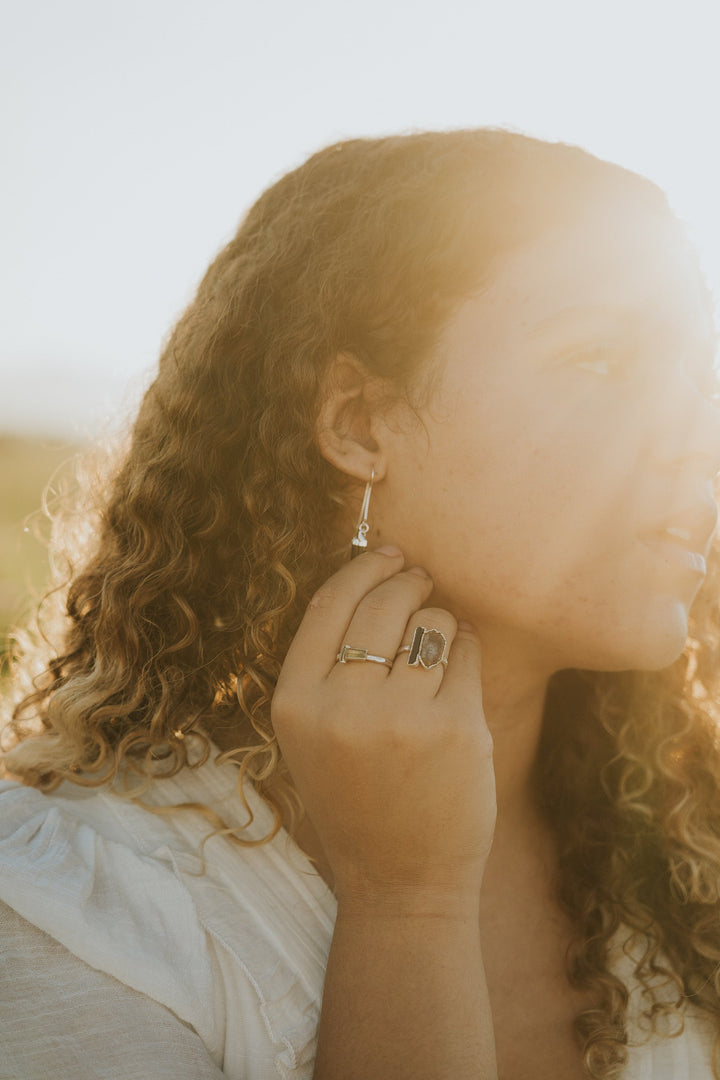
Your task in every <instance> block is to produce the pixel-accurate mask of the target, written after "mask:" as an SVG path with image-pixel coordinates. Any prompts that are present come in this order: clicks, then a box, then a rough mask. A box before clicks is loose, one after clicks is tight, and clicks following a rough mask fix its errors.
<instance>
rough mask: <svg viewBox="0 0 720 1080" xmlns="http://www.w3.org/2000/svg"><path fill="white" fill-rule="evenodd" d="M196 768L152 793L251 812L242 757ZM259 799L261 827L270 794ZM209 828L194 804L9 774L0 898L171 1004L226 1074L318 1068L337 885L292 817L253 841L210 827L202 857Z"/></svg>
mask: <svg viewBox="0 0 720 1080" xmlns="http://www.w3.org/2000/svg"><path fill="white" fill-rule="evenodd" d="M185 773H186V775H179V776H178V777H177V778H174V779H173V780H172V781H170V780H163V781H161V782H160V781H159V782H157V784H155V785H154V787H155V789H156V792H155V795H154V798H155V801H156V802H157V803H159V804H162V803H165V804H167V805H176V804H177V803H183V802H185V803H195V804H197V803H203V804H205V805H207V806H209V807H210V808H211V809H213V810H215V812H218V813H220V814H221V816H222V817H223V819H224V820H226V821H228V822H229V823H230V824H235V821H234V820H233V818H234V817H236V819H237V820H238V821H239V820H241V819H242V820H244V819H246V814H245V811H244V808H243V807H242V803H241V801H240V799H239V798H238V797H237V793H236V788H235V783H236V777H237V772H236V770H235V769H232V770H231V771H230V772H228V771H227V770H225V771H224V772H223V771H222V770H218V771H215V770H214V769H213V766H212V765H209V766H207V767H205V769H204V770H198V771H197V773H194V772H193V773H192V774H191V773H190V770H185ZM68 787H69V788H70V790H69V791H67V790H66V792H65V794H64V795H63V794H60V793H62V792H63V790H64V789H67V788H68ZM250 800H251V802H252V803H253V808H254V810H255V811H256V815H257V820H256V822H255V829H256V830H259V832H262V831H263V828H264V827H265V826H266V825H267V819H266V818H265V819H264V818H263V815H264V814H265V813H266V811H267V808H266V807H265V806H264V804H263V803H262V801H261V800H260V799H259V796H257V793H254V792H252V793H250ZM209 831H210V830H209V828H208V824H207V820H206V819H204V818H203V817H202V815H200V814H198V813H197V812H195V811H186V810H183V811H178V812H177V813H173V814H167V815H157V814H153V813H151V812H150V811H149V810H148V809H145V808H143V807H140V806H137V805H135V804H133V803H132V802H129V801H128V800H126V799H122V798H120V797H118V796H115V795H113V794H112V793H98V792H91V793H89V794H88V793H87V792H84V791H82V790H77V789H76V788H75V787H74V786H71V785H63V787H62V788H60V789H59V793H53V794H52V795H49V796H48V795H44V794H42V793H41V792H38V791H36V790H34V789H32V788H27V787H23V786H22V785H19V784H17V783H15V782H12V781H3V782H0V901H2V902H4V903H5V904H6V905H7V906H8V907H9V908H11V909H12V910H13V911H14V912H16V913H17V914H18V915H19V916H20V917H21V918H22V919H24V920H26V922H27V923H29V924H30V925H31V926H32V927H35V928H37V930H39V931H41V932H42V933H44V934H47V935H48V936H49V937H50V938H51V939H52V940H53V941H55V942H57V943H58V945H60V946H62V948H63V949H64V950H66V951H67V953H68V954H71V955H72V957H75V958H77V960H79V961H81V962H82V964H83V965H87V967H88V968H91V969H94V970H95V971H96V972H100V973H103V974H104V975H106V976H109V977H110V978H111V979H112V980H115V981H116V983H118V984H121V985H122V986H123V987H126V988H129V989H130V990H131V991H134V992H135V993H136V994H138V995H144V998H146V999H149V1000H150V1001H152V1002H155V1003H157V1005H159V1006H161V1007H162V1009H163V1010H165V1013H166V1014H167V1015H169V1016H172V1017H173V1018H176V1020H177V1021H179V1022H180V1023H181V1024H182V1025H184V1026H185V1027H186V1028H187V1029H189V1030H191V1031H192V1032H193V1033H194V1034H195V1035H196V1036H197V1038H198V1039H199V1042H200V1044H201V1045H202V1047H203V1048H204V1052H205V1053H206V1054H207V1057H208V1061H209V1062H210V1063H211V1064H212V1066H214V1067H215V1068H217V1069H221V1070H222V1075H225V1076H228V1077H234V1078H236V1080H269V1078H270V1077H272V1076H276V1077H280V1078H281V1080H310V1078H311V1076H312V1071H313V1064H314V1056H315V1040H316V1031H317V1023H318V1019H319V1013H320V1003H321V999H322V986H323V980H324V970H325V963H326V958H327V951H328V949H329V944H330V941H331V938H332V929H333V922H334V910H333V908H334V898H332V897H331V895H330V894H329V890H327V887H326V886H325V885H324V883H322V882H321V880H320V879H319V878H318V876H317V874H316V873H315V871H314V868H312V867H311V865H310V864H309V863H308V861H307V860H306V859H305V857H304V856H302V853H300V852H299V849H297V848H295V847H294V845H293V844H292V841H290V838H289V837H288V836H287V834H286V833H285V832H284V830H283V832H282V835H281V836H279V837H276V838H275V840H274V841H271V842H270V843H268V844H262V845H261V846H259V847H255V848H250V849H243V848H238V846H237V845H233V844H232V843H230V841H228V840H227V838H226V837H222V836H219V837H214V838H213V839H212V840H210V841H208V843H207V844H206V846H205V848H204V851H203V854H204V856H205V866H204V868H203V865H202V861H201V859H200V857H199V851H200V844H201V842H202V840H203V839H206V838H207V835H208V832H209ZM250 832H251V833H252V830H250ZM92 1075H94V1074H92ZM148 1075H150V1074H148ZM178 1075H182V1074H180V1073H179V1074H178ZM198 1075H202V1074H198Z"/></svg>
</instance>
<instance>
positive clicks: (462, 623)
mask: <svg viewBox="0 0 720 1080" xmlns="http://www.w3.org/2000/svg"><path fill="white" fill-rule="evenodd" d="M458 630H470V631H474V630H475V627H474V626H473V624H472V623H469V622H468V621H467V619H458Z"/></svg>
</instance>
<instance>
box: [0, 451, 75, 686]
mask: <svg viewBox="0 0 720 1080" xmlns="http://www.w3.org/2000/svg"><path fill="white" fill-rule="evenodd" d="M79 449H80V447H78V446H75V445H73V444H72V443H69V442H61V441H60V440H57V439H42V438H20V437H17V436H14V435H0V669H2V667H3V656H4V654H5V652H6V650H7V645H8V635H9V634H10V632H11V627H12V626H13V625H14V624H16V623H17V622H19V621H23V620H24V619H25V617H26V616H27V614H28V612H29V611H30V609H31V608H32V597H33V594H36V593H37V592H38V591H39V590H41V589H42V588H43V586H44V585H45V583H46V581H47V578H48V554H47V549H46V548H45V546H44V545H43V543H42V542H41V540H40V539H39V538H38V536H39V535H43V534H44V535H47V531H48V529H47V524H46V523H45V522H44V521H43V518H42V513H41V506H42V498H43V491H44V489H45V488H46V486H47V485H48V483H49V481H50V480H51V478H52V477H53V476H61V475H62V473H63V472H64V471H65V470H69V469H70V467H71V462H72V458H73V457H74V455H75V454H76V453H77V451H78V450H79Z"/></svg>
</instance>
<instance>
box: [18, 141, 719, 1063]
mask: <svg viewBox="0 0 720 1080" xmlns="http://www.w3.org/2000/svg"><path fill="white" fill-rule="evenodd" d="M613 194H617V195H618V196H619V197H620V198H622V199H623V200H625V202H626V203H627V202H630V203H631V204H632V203H633V202H634V204H635V205H636V206H637V208H638V212H642V213H646V214H647V213H651V214H655V215H657V216H658V217H659V218H662V219H663V220H673V219H672V217H671V215H670V211H669V209H668V207H667V203H666V201H665V198H664V196H663V195H662V193H661V192H659V190H658V189H657V188H656V187H655V186H654V185H652V184H650V182H649V181H647V180H645V179H643V178H641V177H639V176H637V175H635V174H633V173H630V172H628V171H626V170H624V169H621V168H620V167H618V166H616V165H611V164H609V163H607V162H603V161H600V160H598V159H597V158H594V157H593V156H592V155H590V154H588V153H586V152H584V151H582V150H580V149H578V148H576V147H572V146H567V145H565V144H558V143H556V144H551V143H547V142H544V141H542V140H537V139H532V138H529V137H527V136H523V135H519V134H515V133H512V132H509V131H505V130H498V129H479V130H473V131H454V132H425V133H418V134H413V135H407V136H397V137H392V138H382V139H356V140H351V141H346V142H343V143H338V144H337V145H334V146H330V147H328V148H326V149H324V150H322V151H320V152H319V153H317V154H315V155H314V156H313V157H311V158H310V159H309V160H308V161H307V162H306V163H305V164H303V165H302V166H301V167H299V168H297V169H296V170H294V171H293V172H291V173H289V174H288V175H286V176H284V177H282V178H281V179H280V180H279V181H278V182H277V183H276V184H274V185H273V186H272V187H271V188H269V189H268V190H267V191H266V192H265V193H264V194H263V195H262V196H261V198H260V199H259V200H258V201H257V203H256V204H255V205H254V206H253V207H252V209H251V210H250V211H249V213H248V214H247V216H246V218H245V219H244V221H243V222H242V223H241V225H240V228H239V230H238V232H237V234H236V236H235V237H234V239H232V240H231V241H230V243H229V244H228V245H227V246H226V247H225V248H224V249H223V250H222V251H221V252H220V254H219V255H218V256H217V257H216V259H215V260H214V262H213V263H212V264H211V266H210V268H209V269H208V271H207V272H206V274H205V276H204V278H203V279H202V281H201V283H200V286H199V288H198V290H197V295H196V296H195V298H194V300H193V302H192V303H191V304H190V306H189V307H188V309H187V311H186V312H185V313H184V315H183V316H182V317H181V318H180V320H179V322H178V324H177V325H176V327H175V328H174V331H173V332H172V334H171V335H170V337H169V339H168V341H167V343H166V345H165V347H164V349H163V351H162V355H161V358H160V364H159V371H158V374H157V378H156V379H155V381H154V382H153V384H152V385H151V386H150V388H149V389H148V391H147V393H146V395H145V398H144V400H143V403H142V406H141V409H140V412H139V415H138V417H137V420H136V422H135V425H134V429H133V431H132V437H131V440H130V445H129V448H127V449H125V450H124V451H123V453H122V455H120V457H119V459H118V460H117V463H116V464H115V465H114V466H113V469H112V470H111V471H110V472H109V473H108V476H109V479H108V482H107V489H106V490H105V491H103V492H102V495H101V497H100V498H99V499H98V500H96V503H95V506H94V516H93V514H92V513H91V511H92V510H93V508H92V507H87V508H84V509H83V511H82V513H81V514H80V516H79V520H80V522H81V523H83V524H84V525H85V527H86V531H87V532H88V535H87V537H86V538H85V540H84V545H83V546H81V548H82V550H81V556H80V559H81V561H80V564H79V568H78V569H77V570H72V568H69V569H67V572H66V577H67V583H66V585H65V586H64V587H62V588H60V589H59V591H58V592H57V593H56V594H55V599H56V600H57V601H59V603H58V604H57V605H56V607H57V611H56V614H55V615H54V616H53V619H54V623H53V619H51V620H50V621H51V623H53V626H52V627H51V629H52V633H50V634H49V635H48V638H49V639H51V638H52V636H53V633H55V635H57V634H58V633H60V632H61V634H62V636H61V641H62V646H61V648H60V649H59V650H58V649H54V650H52V651H51V652H50V653H49V654H48V651H47V645H45V646H43V645H42V643H40V642H39V641H38V642H36V644H35V645H31V644H28V645H27V646H26V649H25V654H24V656H23V657H22V658H21V660H20V662H19V664H18V665H17V666H18V673H17V674H18V677H17V681H16V687H18V688H19V689H18V690H17V697H18V699H19V700H18V701H17V703H16V704H15V707H14V710H13V712H12V716H11V717H10V718H9V720H8V722H7V724H6V727H5V737H6V739H7V740H8V742H9V744H10V748H9V749H8V752H7V753H6V755H5V757H6V763H7V766H6V767H7V770H8V771H9V772H10V773H11V774H12V775H15V776H17V777H19V778H21V779H22V780H23V782H25V783H27V784H31V785H34V786H35V787H37V788H39V789H40V790H43V791H51V790H52V789H53V788H55V787H56V786H57V785H58V784H59V783H60V782H61V781H62V780H65V779H67V780H70V781H72V782H73V783H76V784H82V785H86V786H94V785H100V784H104V783H107V782H109V781H112V780H113V779H114V778H116V777H117V776H118V772H119V770H120V767H121V765H123V766H128V767H129V768H130V769H131V770H132V771H133V773H135V774H137V776H138V777H139V778H140V779H142V778H143V777H146V776H150V775H153V776H157V775H160V776H162V775H174V774H175V773H176V772H177V771H178V770H179V769H181V768H183V767H184V766H186V765H188V764H190V763H191V761H190V759H191V757H192V755H190V753H189V747H190V746H191V744H193V743H197V742H199V743H200V744H201V749H202V748H204V749H203V753H202V755H201V760H205V758H206V757H207V754H208V752H209V744H208V739H207V733H210V735H212V733H213V731H215V732H218V731H220V730H221V729H222V728H225V729H227V730H229V731H234V732H238V733H240V732H243V734H242V735H241V734H238V736H237V739H238V741H239V742H243V741H245V742H246V743H247V744H246V745H245V744H244V745H242V746H238V747H237V749H236V750H234V751H231V752H230V753H229V754H225V755H224V758H228V757H229V758H232V759H234V760H236V761H237V762H238V763H239V764H240V766H241V768H240V777H239V785H240V784H241V781H242V778H243V776H248V777H250V778H251V779H252V780H253V782H254V783H255V784H256V786H257V788H258V790H259V791H260V793H261V794H263V795H264V797H265V798H266V799H267V800H268V802H269V803H270V804H271V805H272V806H273V809H274V812H275V831H277V829H278V828H279V827H280V825H281V823H282V822H283V820H285V822H286V823H287V821H288V820H290V819H292V818H293V815H294V814H295V813H299V812H301V808H299V807H298V806H297V805H296V804H295V805H293V803H292V800H291V797H290V795H288V797H287V799H283V798H282V796H278V795H277V794H275V795H271V794H270V793H269V792H268V791H267V790H265V785H266V784H267V783H268V781H269V780H270V778H271V777H272V778H274V779H275V780H277V779H278V778H279V779H280V780H282V777H283V776H286V773H285V771H284V764H283V761H282V756H281V754H280V752H279V749H278V746H277V743H276V739H275V736H274V733H273V730H272V725H271V722H270V701H271V698H272V694H273V689H274V686H275V683H276V680H277V677H278V674H279V671H280V667H281V664H282V662H283V658H284V656H285V654H286V651H287V648H288V646H289V643H290V641H291V639H292V637H293V635H294V633H295V631H296V630H297V627H298V625H299V622H300V619H301V618H302V615H303V613H304V610H305V608H306V606H307V604H308V602H309V600H310V598H311V596H312V594H313V592H314V591H315V590H316V589H317V588H318V586H319V585H320V584H321V582H322V581H324V580H325V579H326V578H327V577H328V576H329V575H330V574H331V573H332V572H333V571H334V570H336V569H337V568H338V567H339V566H340V564H341V563H342V562H343V561H344V559H345V558H346V554H345V548H342V549H341V548H339V547H338V544H337V539H336V538H337V535H338V533H337V524H338V521H339V520H341V519H342V517H343V515H346V514H347V513H348V512H349V510H350V509H351V508H352V506H354V505H355V503H354V500H355V499H356V498H357V493H356V491H355V490H354V488H353V485H348V481H347V478H346V477H344V476H343V475H342V474H341V473H340V472H339V471H338V470H336V469H335V468H333V467H332V466H331V465H330V464H329V463H328V462H327V461H326V460H325V459H324V458H323V456H322V455H321V454H320V452H319V450H318V447H317V443H316V440H315V424H316V418H317V415H318V409H319V405H320V402H321V399H322V393H323V385H324V379H325V377H326V373H327V371H328V365H329V362H330V360H331V359H332V358H333V357H334V356H335V355H336V354H337V353H338V352H341V351H344V352H348V353H351V354H352V355H354V356H355V357H356V358H358V359H359V360H360V361H361V362H362V363H363V364H364V365H365V367H366V369H367V371H368V373H370V374H372V375H378V376H382V377H383V378H384V379H385V380H386V384H387V385H388V387H390V388H391V389H392V391H393V392H394V393H397V394H398V395H404V396H405V397H406V398H407V400H409V401H412V400H417V399H418V398H419V397H422V395H423V394H425V393H429V392H430V391H431V381H429V380H428V376H430V375H432V371H433V365H432V362H431V361H432V355H433V345H434V343H435V341H436V339H437V335H438V332H439V330H440V328H441V327H442V326H443V324H444V322H445V321H446V319H447V318H448V316H449V315H450V314H451V312H452V311H453V309H454V307H455V305H457V304H458V303H459V302H460V301H461V300H462V299H463V298H464V297H465V296H467V295H468V294H469V293H470V292H471V291H474V290H475V289H477V288H478V287H479V286H481V285H482V284H483V283H484V282H487V281H489V280H490V279H491V277H492V269H493V264H494V261H495V260H496V258H497V257H499V256H501V255H503V254H504V253H506V252H507V251H508V250H510V249H511V248H513V247H515V246H517V245H520V244H522V243H523V242H526V241H527V240H528V239H529V238H531V237H533V236H534V235H538V234H540V233H541V232H542V231H544V230H547V229H550V228H552V227H553V225H555V224H557V223H559V222H563V221H567V220H568V216H569V215H571V214H572V213H573V212H574V211H575V210H576V209H577V210H580V209H581V208H582V207H586V206H587V204H588V201H589V200H592V199H595V200H597V203H598V206H600V205H605V204H606V202H607V200H608V199H609V198H610V196H611V195H613ZM678 227H679V226H678ZM698 281H699V287H703V285H702V282H701V279H700V276H699V275H698ZM75 521H76V522H77V521H78V518H77V517H76V519H75ZM88 522H90V523H92V528H90V529H88V528H87V524H88ZM719 556H720V553H719V549H718V546H717V544H716V545H715V547H714V548H713V551H712V554H711V557H710V560H709V564H708V574H707V577H706V580H705V582H704V584H703V586H702V588H701V590H700V592H699V593H698V596H697V598H696V601H695V604H694V605H693V609H692V612H691V633H690V637H689V639H688V642H687V644H686V648H685V650H684V653H683V655H682V656H681V657H680V658H679V659H678V661H677V662H676V663H674V664H672V665H671V666H670V667H669V668H666V669H664V670H662V671H655V672H642V671H622V672H596V671H576V670H566V671H561V672H558V673H556V674H555V675H554V676H553V677H552V679H551V680H550V683H549V687H548V694H547V699H546V705H545V716H544V726H543V739H542V743H541V748H540V754H539V758H538V763H537V783H538V787H539V792H540V796H541V800H542V805H543V807H544V810H545V812H546V814H547V816H548V819H549V821H550V822H551V823H552V826H553V829H554V831H555V834H556V836H557V842H558V845H559V852H560V859H559V873H558V896H559V898H560V902H561V904H562V905H563V906H564V908H565V910H566V911H567V912H568V913H569V915H570V917H571V920H572V924H573V927H574V939H573V943H572V946H571V949H570V951H569V954H568V959H567V968H568V974H569V978H570V980H571V982H572V983H573V984H574V985H576V986H577V987H582V988H586V989H589V990H591V991H593V992H594V994H595V998H596V1001H597V1007H596V1008H593V1009H590V1010H587V1011H585V1012H583V1013H581V1015H580V1016H578V1017H577V1019H576V1029H577V1031H578V1033H579V1036H580V1037H581V1038H582V1040H583V1045H584V1052H585V1061H586V1065H587V1067H588V1070H589V1072H590V1075H592V1076H593V1077H598V1078H601V1077H602V1078H607V1077H613V1076H617V1075H618V1072H619V1070H620V1068H621V1066H622V1063H623V1062H624V1060H625V1058H626V1049H625V1043H626V1033H625V1028H626V1008H627V991H626V988H625V987H624V986H623V983H622V982H621V980H620V979H619V978H618V977H617V976H616V975H615V974H613V973H612V972H611V971H610V970H609V965H608V950H609V947H610V942H611V938H612V936H613V934H614V932H615V931H616V930H617V929H618V928H619V927H620V926H621V924H622V925H625V926H628V927H629V928H630V929H631V930H632V931H633V933H634V934H635V936H636V942H637V943H639V944H640V945H641V946H642V949H641V953H642V956H641V958H640V959H639V961H638V963H637V966H636V972H635V974H636V976H637V978H638V979H639V980H640V982H641V983H642V984H643V985H648V986H649V985H650V983H651V982H652V980H653V979H654V978H655V977H656V976H657V975H658V974H660V975H662V976H664V977H665V978H666V980H667V981H668V983H669V985H671V986H674V987H675V990H676V993H675V1000H674V1001H673V1002H671V1003H669V1004H668V1002H667V1001H660V1000H659V999H656V998H654V997H653V995H652V993H651V995H650V1001H651V1004H650V1006H649V1015H650V1019H651V1022H652V1023H653V1024H657V1023H659V1017H660V1016H663V1015H665V1016H667V1015H670V1016H671V1017H674V1018H675V1020H676V1021H677V1022H678V1025H680V1026H681V1024H682V1015H683V1009H684V1006H685V1004H686V1002H690V1001H691V1002H693V1003H694V1004H695V1005H697V1006H698V1007H700V1008H702V1009H704V1010H705V1011H706V1012H708V1013H710V1014H711V1015H712V1016H713V1018H714V1019H715V1020H716V1021H718V1028H719V1030H720V919H719V918H718V915H719V914H720V838H719V837H720V829H719V826H720V748H719V747H718V727H717V706H716V705H715V703H716V702H717V701H720V663H719V661H720V627H719V625H718V623H719V618H718V600H717V598H718V595H719V593H720V557H719ZM62 605H64V610H63V609H62ZM43 649H44V650H45V651H43ZM43 658H44V659H43ZM31 679H32V685H30V682H29V680H31ZM579 718H582V721H583V722H581V723H580V722H578V720H579ZM248 740H249V742H248ZM280 788H282V783H281V784H280ZM233 838H234V839H235V840H236V841H237V842H238V843H243V838H242V836H241V835H238V834H233ZM716 1075H720V1073H719V1072H718V1071H717V1066H716Z"/></svg>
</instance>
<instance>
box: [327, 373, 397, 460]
mask: <svg viewBox="0 0 720 1080" xmlns="http://www.w3.org/2000/svg"><path fill="white" fill-rule="evenodd" d="M382 383H383V380H381V379H379V378H378V377H377V376H373V375H370V374H368V371H367V369H366V368H365V367H364V365H363V364H361V363H360V361H359V360H357V359H356V358H355V357H354V356H351V355H350V354H348V353H338V354H337V356H336V357H335V359H334V361H333V362H332V364H331V365H330V367H329V369H328V372H327V376H326V378H325V383H324V387H323V397H322V405H321V407H320V413H319V415H318V418H317V424H316V428H315V439H316V442H317V445H318V447H319V449H320V453H321V454H322V455H323V457H324V458H325V459H326V460H327V461H329V462H330V463H331V464H332V465H334V466H335V467H336V468H338V469H340V471H341V472H344V473H346V474H347V475H348V476H355V477H357V479H358V480H365V481H367V480H369V478H370V475H371V472H372V470H373V469H374V470H375V479H376V480H381V479H382V478H383V476H384V475H385V469H386V464H387V463H386V460H385V450H384V447H383V445H382V442H383V440H382V435H381V432H382V430H383V427H384V425H383V424H382V423H381V421H380V417H379V414H378V413H377V412H376V409H377V405H378V403H379V402H380V400H381V394H382Z"/></svg>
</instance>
